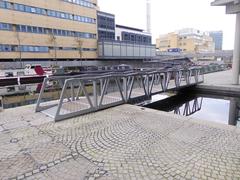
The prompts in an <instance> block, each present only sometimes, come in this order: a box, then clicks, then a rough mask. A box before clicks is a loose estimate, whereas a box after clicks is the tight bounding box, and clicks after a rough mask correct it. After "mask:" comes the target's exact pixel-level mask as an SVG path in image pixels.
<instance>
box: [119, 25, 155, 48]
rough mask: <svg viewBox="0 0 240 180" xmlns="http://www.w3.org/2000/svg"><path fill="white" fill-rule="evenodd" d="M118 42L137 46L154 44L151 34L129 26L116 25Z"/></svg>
mask: <svg viewBox="0 0 240 180" xmlns="http://www.w3.org/2000/svg"><path fill="white" fill-rule="evenodd" d="M116 40H118V41H124V42H130V43H135V44H152V36H151V34H149V33H147V32H144V30H142V29H137V28H133V27H128V26H122V25H116Z"/></svg>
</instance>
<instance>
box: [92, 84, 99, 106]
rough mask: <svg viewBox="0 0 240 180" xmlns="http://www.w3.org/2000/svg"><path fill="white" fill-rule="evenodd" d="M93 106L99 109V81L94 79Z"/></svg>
mask: <svg viewBox="0 0 240 180" xmlns="http://www.w3.org/2000/svg"><path fill="white" fill-rule="evenodd" d="M93 106H94V108H95V109H98V93H97V81H96V80H94V81H93Z"/></svg>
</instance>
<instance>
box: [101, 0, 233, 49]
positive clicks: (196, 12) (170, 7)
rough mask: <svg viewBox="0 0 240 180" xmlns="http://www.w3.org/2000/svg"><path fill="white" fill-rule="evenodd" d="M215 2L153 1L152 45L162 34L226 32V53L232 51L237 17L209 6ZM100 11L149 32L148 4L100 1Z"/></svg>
mask: <svg viewBox="0 0 240 180" xmlns="http://www.w3.org/2000/svg"><path fill="white" fill-rule="evenodd" d="M212 1H213V0H152V13H151V15H152V35H153V43H155V39H156V38H157V37H158V36H159V35H160V34H165V33H168V32H173V31H175V30H178V29H181V28H196V29H199V30H202V31H211V30H223V33H224V38H223V39H224V40H223V48H224V49H233V45H234V32H235V15H226V14H225V8H224V7H214V6H210V3H211V2H212ZM98 3H99V7H100V10H101V11H105V12H109V13H112V14H115V16H116V23H117V24H121V25H126V26H131V27H136V28H142V29H146V8H145V5H146V0H98Z"/></svg>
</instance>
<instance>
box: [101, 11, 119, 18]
mask: <svg viewBox="0 0 240 180" xmlns="http://www.w3.org/2000/svg"><path fill="white" fill-rule="evenodd" d="M97 13H100V14H104V15H108V16H112V17H115V14H111V13H107V12H103V11H97Z"/></svg>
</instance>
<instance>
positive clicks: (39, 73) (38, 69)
mask: <svg viewBox="0 0 240 180" xmlns="http://www.w3.org/2000/svg"><path fill="white" fill-rule="evenodd" d="M34 70H35V72H36V74H37V75H39V76H43V75H44V74H45V71H44V70H43V68H42V66H40V65H39V66H35V67H34Z"/></svg>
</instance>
